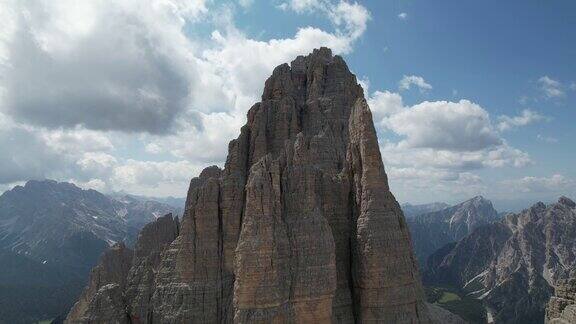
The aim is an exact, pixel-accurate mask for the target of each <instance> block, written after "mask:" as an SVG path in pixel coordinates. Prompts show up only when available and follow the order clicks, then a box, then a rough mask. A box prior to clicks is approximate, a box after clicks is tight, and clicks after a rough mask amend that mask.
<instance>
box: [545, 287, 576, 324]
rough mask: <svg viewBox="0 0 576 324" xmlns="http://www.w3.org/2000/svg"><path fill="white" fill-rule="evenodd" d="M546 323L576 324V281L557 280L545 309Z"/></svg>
mask: <svg viewBox="0 0 576 324" xmlns="http://www.w3.org/2000/svg"><path fill="white" fill-rule="evenodd" d="M546 323H547V324H572V323H576V279H569V280H558V282H557V284H556V287H555V292H554V296H552V297H551V298H550V301H549V302H548V306H547V307H546Z"/></svg>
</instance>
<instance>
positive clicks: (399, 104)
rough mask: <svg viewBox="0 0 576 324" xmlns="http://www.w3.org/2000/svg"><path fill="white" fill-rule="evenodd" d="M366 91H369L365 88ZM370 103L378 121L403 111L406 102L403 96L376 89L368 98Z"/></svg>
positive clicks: (374, 116) (374, 117)
mask: <svg viewBox="0 0 576 324" xmlns="http://www.w3.org/2000/svg"><path fill="white" fill-rule="evenodd" d="M365 90H366V92H367V91H368V90H367V89H365ZM368 105H369V106H370V110H371V111H372V115H373V119H374V121H376V122H381V121H382V120H384V119H386V118H388V117H390V116H392V115H395V114H398V113H400V112H402V111H403V109H404V103H403V101H402V96H400V95H399V94H397V93H394V92H390V91H375V92H374V93H373V94H372V95H371V96H370V97H369V98H368Z"/></svg>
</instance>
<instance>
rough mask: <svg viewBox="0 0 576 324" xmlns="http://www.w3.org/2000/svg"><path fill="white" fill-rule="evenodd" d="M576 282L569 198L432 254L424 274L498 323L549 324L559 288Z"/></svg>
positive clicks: (574, 221)
mask: <svg viewBox="0 0 576 324" xmlns="http://www.w3.org/2000/svg"><path fill="white" fill-rule="evenodd" d="M575 277H576V203H574V201H572V200H570V199H568V198H566V197H562V198H560V199H559V200H558V202H557V203H553V204H549V205H545V204H544V203H541V202H540V203H537V204H535V205H533V206H532V207H530V208H529V209H526V210H524V211H522V212H520V213H517V214H507V215H506V216H505V217H504V219H502V220H500V221H497V222H494V223H492V224H488V225H486V226H481V227H478V228H476V229H475V230H473V231H472V232H471V233H470V234H469V235H466V236H465V237H464V238H462V239H461V240H460V241H459V242H457V243H450V244H448V245H446V246H444V247H443V248H441V249H440V250H438V251H436V252H435V253H434V254H432V255H431V256H430V258H429V259H428V261H427V265H426V271H425V272H424V274H423V278H424V281H425V283H426V284H428V285H444V286H455V287H458V288H460V289H462V290H464V291H465V292H467V293H468V294H472V295H473V296H476V297H477V298H479V299H481V300H482V301H483V303H484V304H485V306H486V307H487V310H488V313H489V318H492V319H493V320H494V321H495V322H496V323H543V322H544V312H545V307H546V304H547V303H548V301H549V299H550V296H552V295H553V293H554V288H555V287H556V286H557V285H558V283H559V282H565V281H564V280H565V279H569V278H575ZM561 296H562V297H563V298H565V297H564V295H561ZM554 305H556V304H552V306H554ZM556 306H558V305H556ZM551 311H552V313H554V311H556V314H555V315H558V316H560V315H559V313H560V311H561V309H560V307H559V306H558V307H556V308H554V307H552V308H551ZM566 316H568V315H566Z"/></svg>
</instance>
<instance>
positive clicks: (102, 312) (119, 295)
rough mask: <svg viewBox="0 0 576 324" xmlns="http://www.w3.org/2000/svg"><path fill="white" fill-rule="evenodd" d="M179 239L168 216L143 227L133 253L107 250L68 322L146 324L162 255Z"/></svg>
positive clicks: (115, 248) (120, 246) (117, 247)
mask: <svg viewBox="0 0 576 324" xmlns="http://www.w3.org/2000/svg"><path fill="white" fill-rule="evenodd" d="M177 236H178V219H177V218H174V217H172V215H171V214H168V215H165V216H163V217H160V218H158V219H157V220H156V221H155V222H152V223H150V224H148V225H146V226H144V228H142V231H141V232H140V234H139V236H138V240H137V242H136V245H135V248H134V251H132V250H130V249H128V248H126V246H125V245H124V244H116V245H114V246H113V247H112V248H111V249H109V250H108V251H106V252H105V253H104V254H103V255H102V257H101V258H100V262H99V264H98V266H96V267H95V268H94V269H93V270H92V273H91V275H90V279H89V283H88V286H87V287H86V288H85V290H84V292H83V293H82V296H81V297H80V300H79V301H78V302H77V303H76V304H75V305H74V307H73V308H72V310H71V311H70V313H69V314H68V317H67V319H66V323H142V322H146V321H147V320H148V318H149V317H150V316H151V314H149V310H150V300H151V298H152V293H153V291H154V282H155V274H156V270H157V267H158V265H159V263H160V257H161V253H162V252H163V251H164V250H165V249H166V248H167V247H168V246H169V244H170V243H172V241H174V239H175V238H176V237H177Z"/></svg>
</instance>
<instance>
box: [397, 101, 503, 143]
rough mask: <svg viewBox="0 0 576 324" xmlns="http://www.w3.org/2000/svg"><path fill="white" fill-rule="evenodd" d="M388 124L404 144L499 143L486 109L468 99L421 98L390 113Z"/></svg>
mask: <svg viewBox="0 0 576 324" xmlns="http://www.w3.org/2000/svg"><path fill="white" fill-rule="evenodd" d="M387 125H388V127H389V128H390V129H391V130H393V131H394V132H395V133H397V134H399V135H403V136H405V137H406V138H405V139H404V140H403V141H401V142H400V143H399V145H400V146H402V147H408V148H432V149H438V150H450V151H477V150H481V149H485V148H490V147H494V146H497V145H501V144H502V140H501V139H500V137H499V135H498V133H497V132H496V130H495V129H494V128H493V126H492V124H491V122H490V117H489V115H488V113H487V112H486V111H485V110H484V109H482V107H480V106H479V105H477V104H475V103H473V102H470V101H468V100H460V101H459V102H448V101H436V102H430V101H425V102H422V103H420V104H418V105H415V106H413V107H410V108H408V109H403V110H402V111H401V112H399V113H397V114H394V115H392V116H391V117H390V118H389V120H388V122H387Z"/></svg>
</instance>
